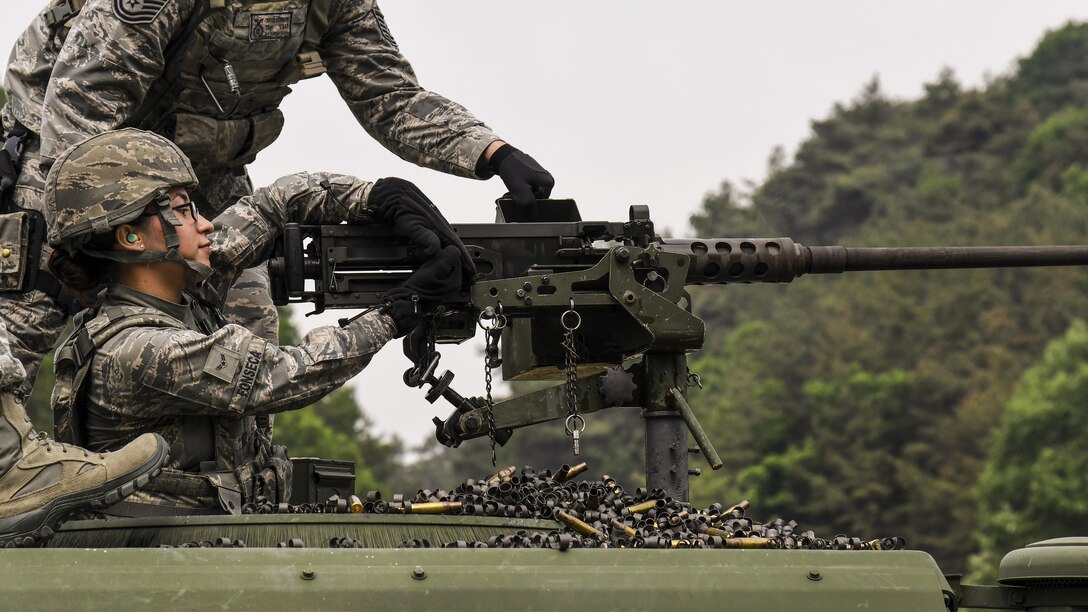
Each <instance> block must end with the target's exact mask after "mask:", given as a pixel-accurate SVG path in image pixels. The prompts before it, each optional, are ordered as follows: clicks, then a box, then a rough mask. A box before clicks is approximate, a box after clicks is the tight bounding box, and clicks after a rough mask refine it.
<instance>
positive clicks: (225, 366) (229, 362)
mask: <svg viewBox="0 0 1088 612" xmlns="http://www.w3.org/2000/svg"><path fill="white" fill-rule="evenodd" d="M241 365H242V356H241V355H240V354H238V353H237V352H236V351H232V350H230V349H229V348H226V347H223V346H219V345H218V344H217V345H215V346H213V347H212V350H211V352H209V353H208V361H206V362H204V373H205V374H207V375H209V376H214V377H216V378H218V379H219V380H221V381H223V382H226V383H229V382H234V375H235V374H237V373H238V369H239V368H240V367H241Z"/></svg>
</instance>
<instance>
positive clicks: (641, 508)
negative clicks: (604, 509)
mask: <svg viewBox="0 0 1088 612" xmlns="http://www.w3.org/2000/svg"><path fill="white" fill-rule="evenodd" d="M657 501H658V500H656V499H651V500H649V501H644V502H642V503H640V504H634V505H633V506H627V507H626V508H624V510H626V511H627V512H628V513H629V514H639V513H642V512H649V511H650V510H653V509H654V508H656V507H657Z"/></svg>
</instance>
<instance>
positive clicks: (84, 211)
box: [45, 128, 201, 271]
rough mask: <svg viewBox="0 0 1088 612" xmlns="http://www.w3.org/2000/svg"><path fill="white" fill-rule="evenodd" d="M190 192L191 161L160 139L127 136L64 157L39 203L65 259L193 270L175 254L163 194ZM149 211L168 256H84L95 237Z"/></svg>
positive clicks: (173, 219) (91, 142) (171, 218)
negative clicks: (176, 264)
mask: <svg viewBox="0 0 1088 612" xmlns="http://www.w3.org/2000/svg"><path fill="white" fill-rule="evenodd" d="M196 185H197V178H196V172H195V171H194V170H193V166H192V164H191V163H190V162H189V159H188V158H187V157H186V156H185V154H184V153H182V152H181V149H179V148H178V146H177V145H175V144H174V143H172V142H170V141H169V140H167V139H166V138H163V137H162V136H159V135H158V134H154V133H151V132H145V131H143V130H137V129H135V128H126V129H121V130H115V131H112V132H105V133H103V134H98V135H96V136H92V137H90V138H88V139H86V140H84V141H83V142H81V143H79V144H77V145H75V146H74V147H72V148H70V149H68V150H67V151H65V152H64V154H63V155H61V156H60V157H59V158H58V159H57V161H56V162H55V163H54V164H53V167H52V168H50V170H49V174H48V176H47V177H46V180H45V200H46V205H47V206H48V207H49V211H50V213H51V215H52V221H53V222H52V224H51V225H50V228H49V244H50V246H52V247H54V248H60V249H64V250H65V251H67V252H68V253H70V254H75V253H76V252H77V251H83V252H85V253H87V254H89V255H93V256H95V257H100V258H103V259H109V260H113V261H121V262H135V261H139V262H147V263H150V262H157V261H177V262H180V263H185V264H187V265H190V267H191V266H192V263H193V262H189V261H187V260H185V259H184V258H183V257H182V256H181V255H180V254H179V253H178V250H177V248H178V244H179V243H178V237H177V233H176V231H175V230H174V227H175V226H178V225H180V224H181V221H179V220H178V218H177V215H175V214H174V212H173V211H172V210H171V208H170V196H169V191H170V189H171V188H172V187H177V186H181V187H195V186H196ZM149 206H156V207H157V213H158V215H159V218H160V219H161V220H162V221H163V223H162V229H163V234H164V235H165V237H166V251H158V252H140V253H132V252H122V251H112V250H108V251H107V250H97V249H90V248H88V244H89V243H90V242H91V239H92V238H93V237H94V236H95V235H98V234H104V233H107V232H109V231H110V229H111V228H114V227H117V226H119V225H122V224H125V223H131V222H133V221H135V220H137V219H139V218H140V217H143V216H145V215H146V214H148V208H149ZM152 214H154V213H152ZM198 271H201V270H198Z"/></svg>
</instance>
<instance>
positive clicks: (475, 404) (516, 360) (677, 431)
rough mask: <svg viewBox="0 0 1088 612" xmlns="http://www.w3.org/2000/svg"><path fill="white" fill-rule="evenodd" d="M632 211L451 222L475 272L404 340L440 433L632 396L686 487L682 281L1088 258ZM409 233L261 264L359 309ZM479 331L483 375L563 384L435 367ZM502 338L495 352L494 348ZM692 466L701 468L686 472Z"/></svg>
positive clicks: (692, 342) (296, 230)
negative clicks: (856, 240)
mask: <svg viewBox="0 0 1088 612" xmlns="http://www.w3.org/2000/svg"><path fill="white" fill-rule="evenodd" d="M629 217H630V218H629V219H628V220H627V221H613V222H596V221H582V220H581V219H580V216H579V214H578V209H577V206H576V204H575V203H574V201H573V200H548V201H540V202H538V203H537V204H536V205H535V207H534V208H533V209H532V210H521V209H518V208H517V207H516V206H515V205H514V204H513V203H512V202H509V201H505V200H500V201H499V219H500V222H498V223H476V224H458V225H454V226H453V227H454V229H455V230H456V231H457V233H458V235H459V236H460V237H461V239H462V241H463V242H464V243H465V246H466V247H467V249H468V252H469V254H470V255H471V257H472V259H473V260H474V262H475V264H476V268H477V271H478V274H477V280H476V283H475V285H473V286H472V288H471V290H470V292H469V293H468V294H467V295H464V296H463V299H461V300H459V301H458V302H456V303H450V304H446V305H443V306H441V307H440V308H439V309H438V313H437V314H436V315H435V316H433V317H431V318H430V320H429V321H428V322H427V323H426V324H425V325H424V326H423V327H421V328H420V329H417V330H416V331H415V332H413V333H412V334H410V335H409V336H408V337H406V338H405V343H404V348H405V354H406V355H408V357H409V358H410V359H411V360H412V361H413V363H414V364H415V365H414V367H413V368H412V369H410V370H408V371H407V372H406V373H405V382H406V383H407V384H409V385H410V386H418V387H424V386H427V387H429V390H428V391H427V394H426V398H427V400H428V401H430V402H432V403H433V402H435V401H437V399H438V398H439V397H441V398H444V399H446V400H447V401H449V402H450V403H452V404H453V406H454V411H453V412H452V413H451V414H450V415H449V416H448V417H446V418H445V419H441V418H438V417H435V419H434V422H435V426H436V433H437V437H438V440H439V441H440V442H442V443H443V444H446V445H447V446H457V445H458V444H460V443H461V442H462V441H463V440H466V439H469V438H476V437H481V436H485V435H488V436H490V437H491V439H492V442H493V444H494V442H495V441H497V442H498V443H500V444H502V443H505V441H506V440H507V439H508V438H509V437H510V434H511V431H512V430H513V429H516V428H519V427H525V426H529V425H534V424H538V423H543V422H546V421H552V420H563V422H564V424H565V427H566V430H567V433H568V434H569V435H571V437H572V438H573V440H572V442H573V445H574V452H575V454H578V452H579V434H580V433H581V431H582V430H583V429H584V427H585V415H586V414H589V413H592V412H595V411H598V410H602V409H605V408H611V407H616V406H626V407H640V408H641V409H642V417H643V419H644V420H645V423H646V460H645V461H646V465H645V471H646V486H647V488H648V489H660V490H662V491H664V492H665V494H666V495H668V496H671V497H673V498H674V499H681V500H686V499H687V494H688V476H689V469H688V444H687V435H688V432H689V431H690V432H691V434H692V436H693V437H694V439H695V441H696V442H697V443H698V446H699V449H700V450H701V452H702V453H703V454H704V455H705V457H706V459H707V461H708V463H709V464H710V466H711V467H712V468H713V469H719V468H720V467H721V466H722V461H721V459H720V458H719V457H718V454H717V452H715V450H714V446H713V444H712V443H711V441H710V439H709V438H708V437H707V435H706V433H705V432H704V431H703V429H702V427H700V425H699V421H698V419H697V418H696V417H695V414H694V412H693V411H692V409H691V407H690V406H689V405H688V402H687V400H686V390H687V389H688V388H689V386H691V385H696V384H698V377H697V376H694V375H693V374H691V373H690V372H689V370H688V368H687V364H686V354H687V353H688V352H689V351H694V350H697V349H699V348H701V347H702V345H703V339H704V325H703V321H702V320H700V319H699V318H698V317H696V316H695V315H694V314H692V312H691V310H692V308H691V296H690V295H689V293H688V292H687V291H686V287H687V286H689V285H711V284H733V283H788V282H791V281H792V280H793V279H795V278H797V277H799V276H803V275H805V274H838V273H842V272H860V271H869V270H918V269H941V268H991V267H1022V266H1068V265H1085V264H1088V246H1029V247H918V248H852V247H842V246H804V245H802V244H800V243H797V242H795V241H793V240H791V239H790V238H783V237H780V238H709V239H702V238H677V239H672V238H669V239H666V238H662V237H661V236H659V235H658V234H657V233H656V232H655V230H654V225H653V222H652V221H651V220H650V215H649V211H648V209H647V207H645V206H632V207H631V208H630V214H629ZM413 261H414V260H413V258H412V251H411V247H410V246H409V244H408V242H407V241H406V240H404V239H402V238H399V237H395V236H391V235H390V234H389V232H388V231H387V230H386V229H385V228H384V227H368V226H350V225H325V226H304V225H291V226H288V227H287V229H286V230H285V232H284V234H283V237H282V238H281V240H280V243H279V245H277V255H276V256H275V257H274V258H273V259H272V260H271V261H270V263H269V271H270V275H271V277H272V288H273V297H274V299H275V301H276V303H277V304H280V305H282V304H287V303H289V302H312V303H313V304H314V305H315V308H316V309H315V312H321V311H323V310H325V309H327V308H354V309H369V308H374V307H376V306H379V305H381V304H382V296H383V295H384V294H385V292H386V291H388V290H389V289H391V288H393V287H395V286H397V285H398V284H400V283H401V282H403V281H404V280H405V279H406V278H407V277H408V276H409V274H410V273H411V272H412V266H413V264H412V262H413ZM478 329H482V330H483V331H484V333H485V335H486V350H485V355H484V359H485V360H486V370H485V371H486V378H487V379H488V388H489V389H490V372H491V368H497V367H500V366H501V368H502V376H503V378H504V379H506V380H561V381H564V382H563V383H562V384H560V385H557V386H553V387H550V388H546V389H543V390H541V391H536V392H534V393H530V394H527V395H523V396H520V397H516V398H512V399H509V400H506V401H503V402H498V403H493V402H492V401H491V399H490V392H489V397H487V398H484V399H480V398H472V399H469V398H465V397H463V396H461V395H460V394H458V393H457V392H456V391H454V390H453V389H452V388H451V387H450V383H451V381H452V379H453V374H452V373H450V372H446V373H444V374H441V375H437V374H436V373H435V372H436V368H437V365H438V354H437V352H436V351H435V345H436V344H441V343H459V342H462V341H464V340H467V339H469V338H472V337H473V336H474V335H475V334H476V333H477V330H478ZM500 347H501V349H500ZM690 473H697V471H696V470H692V471H691V472H690Z"/></svg>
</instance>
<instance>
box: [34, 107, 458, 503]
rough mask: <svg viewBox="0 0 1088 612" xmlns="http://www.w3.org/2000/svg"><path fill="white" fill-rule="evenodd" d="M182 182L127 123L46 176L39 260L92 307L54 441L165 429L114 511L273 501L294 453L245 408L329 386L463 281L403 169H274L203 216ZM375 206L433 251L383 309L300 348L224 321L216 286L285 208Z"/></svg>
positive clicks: (271, 405) (175, 162) (298, 398)
mask: <svg viewBox="0 0 1088 612" xmlns="http://www.w3.org/2000/svg"><path fill="white" fill-rule="evenodd" d="M195 184H196V176H195V174H194V173H193V170H192V166H191V165H190V163H189V160H188V159H187V158H186V157H185V155H184V154H183V153H182V152H181V151H180V149H178V148H177V146H176V145H174V144H173V143H171V142H170V141H168V140H166V139H164V138H162V137H161V136H157V135H155V134H152V133H149V132H143V131H140V130H135V129H125V130H119V131H115V132H108V133H105V134H101V135H98V136H94V137H91V138H89V139H87V140H85V141H84V142H82V143H80V144H79V145H76V146H75V147H73V148H71V149H70V150H68V151H67V152H66V153H65V154H64V155H62V156H61V157H60V158H59V159H58V160H57V162H56V163H55V164H54V165H53V167H52V169H51V170H50V172H49V176H48V178H47V181H46V201H47V204H48V205H49V207H50V209H51V210H52V211H53V214H54V222H53V225H52V227H51V228H50V235H49V241H50V244H51V245H53V246H54V248H55V249H56V250H55V251H54V253H53V255H52V256H51V257H50V260H49V268H50V270H51V271H52V272H53V274H54V275H56V277H57V278H58V279H59V280H60V282H61V283H62V284H63V285H64V286H65V288H67V289H68V290H69V291H71V292H72V293H73V294H74V295H76V296H78V297H79V298H80V300H81V301H82V302H83V303H84V304H85V305H86V306H88V310H85V311H83V312H82V313H81V314H80V315H78V316H77V317H76V321H75V329H74V331H73V332H72V334H71V335H69V336H68V337H67V338H65V340H64V341H63V342H62V344H61V347H60V348H59V349H58V351H57V357H56V376H57V383H56V388H55V390H54V393H53V407H54V414H55V415H57V433H58V439H61V440H64V441H72V442H73V443H78V444H82V445H84V446H86V447H87V448H89V449H93V450H111V449H115V448H120V447H122V446H123V445H124V444H125V443H126V442H128V441H129V440H132V439H135V438H136V437H137V436H139V435H141V434H143V433H147V432H155V433H159V434H161V435H162V436H163V437H164V438H165V439H166V440H167V442H168V443H169V444H170V454H171V459H170V462H169V464H168V468H171V469H167V470H164V472H163V475H162V476H160V477H158V478H156V479H154V480H153V481H152V482H151V483H150V484H149V485H148V487H147V488H146V489H145V490H143V491H140V492H139V493H137V494H136V495H134V496H132V497H130V498H129V499H128V500H126V501H124V502H122V503H121V504H118V505H117V506H114V507H113V508H111V509H110V511H109V513H110V514H116V515H123V516H156V515H170V514H191V513H201V512H219V511H227V512H231V513H238V512H239V511H240V510H241V507H242V505H243V504H246V503H249V502H252V501H254V500H256V499H257V498H258V497H262V496H263V497H265V498H266V499H268V501H270V502H273V503H276V502H279V501H286V500H287V499H288V498H289V495H290V491H289V487H290V462H289V461H288V459H287V457H286V452H285V450H284V449H283V447H275V446H272V445H271V442H270V440H268V439H267V438H265V437H264V436H262V435H260V433H259V431H260V430H258V429H257V428H256V426H255V423H254V417H255V416H258V415H264V414H271V413H276V412H282V411H285V410H294V409H297V408H302V407H304V406H307V405H309V404H311V403H313V402H314V401H316V400H318V399H320V398H321V397H323V396H324V395H326V394H328V393H329V392H330V391H332V390H334V389H336V388H337V387H339V386H341V385H343V384H344V383H345V382H346V381H347V380H348V379H350V378H351V377H352V376H354V375H355V374H357V373H358V372H359V371H361V370H362V369H363V368H364V367H366V365H367V363H369V361H370V359H371V357H372V356H373V355H374V353H375V352H377V351H378V349H380V348H381V347H382V346H383V345H384V344H385V343H386V342H388V341H389V340H390V339H391V338H394V337H399V336H401V335H404V334H405V333H407V332H408V331H409V330H410V329H411V328H412V327H414V326H415V325H416V324H417V323H418V322H419V320H420V317H421V316H422V313H423V311H424V310H425V309H426V307H427V305H428V303H429V300H432V299H437V298H438V297H440V296H444V295H447V294H456V293H458V292H460V291H461V290H462V288H463V285H464V282H465V281H464V277H463V275H462V273H461V259H460V257H461V252H462V249H463V246H462V247H461V248H460V249H459V248H458V246H459V245H454V244H451V243H450V241H451V238H450V236H451V234H452V232H446V231H439V232H437V233H436V232H432V231H431V230H430V229H428V226H427V223H430V224H431V225H433V224H434V223H435V222H436V221H435V220H434V219H431V220H430V221H429V222H424V220H423V219H422V217H419V216H415V217H413V216H412V214H411V211H410V210H409V209H411V210H418V209H419V208H418V207H419V205H420V204H421V203H422V204H424V205H426V206H430V207H433V204H430V202H429V201H427V200H426V197H425V196H423V194H422V193H420V192H419V191H418V190H417V189H415V187H414V186H412V185H411V184H410V183H408V182H406V181H402V180H400V179H382V180H380V181H378V182H376V183H373V184H371V183H368V182H364V181H361V180H358V179H355V178H352V177H347V176H338V175H330V174H298V175H293V176H288V177H285V178H282V179H280V180H279V181H277V182H276V183H275V184H273V185H272V186H270V187H267V188H263V189H259V190H257V192H256V193H254V194H253V195H252V196H250V197H245V198H242V199H241V200H240V201H239V202H238V203H237V204H235V205H234V206H232V207H231V208H229V209H228V210H227V211H225V212H224V213H222V214H221V215H220V216H219V217H217V218H216V225H218V226H219V229H218V230H217V231H213V229H215V228H213V226H212V224H211V222H209V221H208V220H207V219H205V218H204V217H203V216H201V214H200V212H199V211H198V210H197V209H196V206H195V205H194V204H193V203H192V201H190V199H189V196H188V192H187V188H189V187H192V186H194V185H195ZM405 202H409V203H410V204H411V205H410V206H409V205H406V204H404V203H405ZM405 206H407V208H404V207H405ZM412 206H414V207H415V208H412ZM398 207H400V208H398ZM406 211H407V212H406ZM402 213H403V214H402ZM438 217H439V218H440V215H439V216H438ZM372 218H377V219H388V220H390V221H391V223H392V224H393V225H394V228H395V229H396V230H397V231H405V233H407V234H411V235H410V236H409V237H410V238H412V239H413V240H418V241H419V242H420V244H421V246H425V247H426V248H425V249H424V250H428V253H429V255H430V257H429V259H428V260H427V261H426V262H425V263H424V264H423V265H422V266H421V267H420V268H419V269H418V270H417V271H416V272H415V273H414V274H413V275H412V276H411V277H410V278H409V279H408V280H407V281H406V282H405V284H404V286H403V287H400V288H398V289H395V290H393V291H391V292H390V294H389V296H388V298H387V303H386V306H385V307H383V308H382V309H380V310H374V311H370V312H367V313H365V314H363V315H361V316H359V317H357V318H355V319H353V320H351V321H350V322H349V323H347V324H345V325H344V326H343V327H336V326H328V327H321V328H318V329H315V330H313V331H311V332H310V333H308V334H306V336H305V337H304V338H303V339H302V341H301V342H300V343H299V344H298V345H297V346H274V345H271V344H269V343H268V342H267V341H265V340H263V339H262V338H260V337H259V336H256V335H255V334H253V333H252V332H250V331H248V330H247V329H245V328H243V327H241V326H238V325H232V324H224V323H223V321H222V319H221V317H220V316H219V312H218V307H219V306H221V300H220V299H219V298H218V296H220V295H224V293H225V291H224V290H225V289H226V288H227V287H228V286H230V285H231V283H232V282H233V281H234V279H235V278H236V277H237V275H238V274H239V273H240V272H241V271H242V270H244V269H246V268H249V267H252V266H255V265H259V264H261V263H263V262H264V261H265V260H266V259H267V258H268V257H270V256H271V251H272V246H273V243H274V241H275V239H276V238H277V236H278V235H279V234H280V233H281V232H282V230H283V227H284V225H285V224H286V223H288V222H299V223H315V224H316V223H340V222H342V221H350V222H359V221H361V222H371V221H370V219H372ZM441 222H442V223H444V219H441ZM406 228H408V229H406ZM439 235H441V236H442V237H441V238H439ZM452 240H456V238H455V237H454V238H452Z"/></svg>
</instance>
